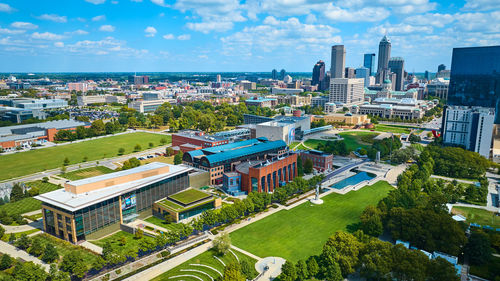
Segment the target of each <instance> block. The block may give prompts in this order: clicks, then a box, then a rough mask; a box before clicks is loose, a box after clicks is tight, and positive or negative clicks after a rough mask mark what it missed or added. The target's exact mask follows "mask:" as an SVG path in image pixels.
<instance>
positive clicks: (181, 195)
mask: <svg viewBox="0 0 500 281" xmlns="http://www.w3.org/2000/svg"><path fill="white" fill-rule="evenodd" d="M211 196H212V195H210V194H208V193H205V192H203V191H199V190H197V189H193V188H190V189H186V190H183V191H181V192H178V193H176V194H173V195H170V196H168V197H169V198H171V199H173V200H175V201H179V202H180V203H182V204H184V205H188V204H190V203H193V202H196V201H199V200H201V199H205V198H208V197H211Z"/></svg>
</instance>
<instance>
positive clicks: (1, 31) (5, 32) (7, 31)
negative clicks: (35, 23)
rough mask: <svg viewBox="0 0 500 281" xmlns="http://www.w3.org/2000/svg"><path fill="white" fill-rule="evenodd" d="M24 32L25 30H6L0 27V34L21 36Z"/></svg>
mask: <svg viewBox="0 0 500 281" xmlns="http://www.w3.org/2000/svg"><path fill="white" fill-rule="evenodd" d="M25 32H26V30H19V29H8V28H2V27H0V34H22V33H25Z"/></svg>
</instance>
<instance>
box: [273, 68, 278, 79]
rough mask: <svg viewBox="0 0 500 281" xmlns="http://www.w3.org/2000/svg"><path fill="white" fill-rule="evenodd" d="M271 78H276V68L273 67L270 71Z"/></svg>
mask: <svg viewBox="0 0 500 281" xmlns="http://www.w3.org/2000/svg"><path fill="white" fill-rule="evenodd" d="M271 78H272V79H273V80H276V79H278V71H277V70H276V69H273V71H271Z"/></svg>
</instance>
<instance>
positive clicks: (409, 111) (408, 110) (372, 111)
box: [351, 104, 425, 120]
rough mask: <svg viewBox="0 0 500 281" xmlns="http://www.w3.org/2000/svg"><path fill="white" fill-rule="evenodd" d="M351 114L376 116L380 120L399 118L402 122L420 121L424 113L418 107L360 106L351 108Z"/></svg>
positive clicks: (390, 105)
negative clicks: (380, 118)
mask: <svg viewBox="0 0 500 281" xmlns="http://www.w3.org/2000/svg"><path fill="white" fill-rule="evenodd" d="M351 113H352V114H366V115H376V116H380V117H382V118H401V119H403V120H412V119H420V118H422V117H424V113H425V112H424V111H423V110H422V109H420V108H419V107H411V106H399V105H396V106H395V105H392V104H362V105H353V106H352V107H351Z"/></svg>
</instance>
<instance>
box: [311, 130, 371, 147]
mask: <svg viewBox="0 0 500 281" xmlns="http://www.w3.org/2000/svg"><path fill="white" fill-rule="evenodd" d="M339 135H340V136H341V137H342V138H343V139H344V142H345V144H346V146H347V149H348V150H349V151H354V150H356V149H358V147H361V148H364V149H367V148H368V147H370V145H371V143H373V138H375V137H376V136H377V135H378V133H375V132H361V131H352V132H342V133H339ZM327 141H328V140H318V139H309V140H306V141H305V145H307V146H308V147H310V148H312V149H317V147H318V144H320V143H325V142H327Z"/></svg>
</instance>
